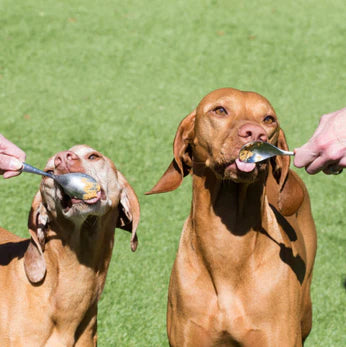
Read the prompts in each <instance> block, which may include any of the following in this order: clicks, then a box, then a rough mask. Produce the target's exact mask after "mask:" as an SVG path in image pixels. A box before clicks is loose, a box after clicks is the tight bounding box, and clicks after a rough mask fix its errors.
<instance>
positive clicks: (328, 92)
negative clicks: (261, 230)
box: [0, 0, 346, 346]
mask: <svg viewBox="0 0 346 347" xmlns="http://www.w3.org/2000/svg"><path fill="white" fill-rule="evenodd" d="M0 13H1V15H0V119H1V126H0V132H1V133H3V134H4V135H5V136H6V137H8V138H9V139H11V140H12V141H13V142H15V143H16V144H18V146H20V147H21V148H23V149H24V150H25V151H26V153H27V161H28V162H29V163H31V164H33V165H35V166H38V167H41V168H42V167H43V166H44V165H45V163H46V161H47V159H48V158H49V157H50V156H51V155H53V154H54V153H56V152H57V151H59V150H64V149H67V148H69V147H71V146H73V145H74V144H77V143H87V144H89V145H91V146H93V147H95V148H96V149H98V150H100V151H102V152H103V153H104V154H106V155H107V156H109V157H111V158H112V159H113V160H114V162H115V163H116V165H117V167H118V168H119V169H120V170H121V171H122V172H123V174H124V175H125V176H126V177H127V179H128V180H129V181H130V183H131V184H132V186H133V187H134V188H135V190H136V192H137V194H138V196H139V199H140V203H141V209H142V213H141V223H140V226H139V242H140V243H139V248H138V251H137V252H136V253H134V254H133V253H132V252H131V251H130V243H129V241H130V240H129V234H128V233H126V232H124V231H121V230H116V244H115V248H114V254H113V258H112V262H111V266H110V271H109V275H108V278H107V283H106V287H105V291H104V293H103V296H102V299H101V302H100V305H99V328H98V332H99V345H100V346H167V339H166V332H165V311H166V295H167V286H168V280H169V275H170V269H171V267H172V264H173V261H174V257H175V252H176V249H177V244H178V241H179V236H180V232H181V229H182V225H183V222H184V220H185V218H186V216H187V214H188V211H189V206H190V198H191V180H190V179H186V180H185V182H184V184H183V186H182V187H180V188H179V189H178V190H177V191H175V192H172V193H170V194H165V195H161V196H159V195H158V196H151V197H145V196H144V195H143V194H144V192H145V191H147V190H149V189H150V188H151V186H152V185H153V184H154V183H155V182H156V180H157V179H158V178H159V176H160V175H161V173H162V172H163V170H165V169H166V167H167V165H168V163H169V162H170V160H171V156H172V148H171V146H172V141H173V137H174V134H175V130H176V128H177V125H178V123H179V121H180V120H181V119H182V118H183V117H184V116H185V115H186V114H188V113H189V112H190V111H192V110H193V108H194V107H195V106H196V104H197V103H198V101H199V100H200V99H201V98H202V97H203V96H204V95H205V94H206V93H208V92H209V91H211V90H213V89H216V88H219V87H226V86H229V87H235V88H239V89H243V90H253V91H257V92H259V93H261V94H262V95H264V96H266V97H267V98H268V99H269V100H270V101H271V103H272V105H273V106H274V108H275V109H276V111H277V113H278V115H279V117H280V120H281V125H282V127H283V128H284V129H285V132H286V135H287V139H288V142H289V145H290V147H291V148H294V147H297V146H299V145H301V144H303V143H304V142H305V141H306V140H307V139H308V138H309V137H310V136H311V135H312V133H313V131H314V128H315V127H316V125H317V124H318V120H319V117H320V115H322V114H323V113H326V112H329V111H333V110H336V109H339V108H341V107H344V106H345V91H346V84H345V82H346V80H345V78H346V74H345V71H346V59H345V53H346V51H345V32H346V21H345V4H344V1H342V0H331V1H328V2H327V1H321V0H320V1H316V0H305V1H295V2H288V1H283V0H277V1H275V2H274V1H269V0H267V1H256V2H254V1H226V0H223V1H218V0H213V1H205V0H203V1H201V0H192V1H183V0H176V1H158V0H152V1H148V2H146V1H142V2H140V1H133V0H129V1H109V0H108V1H91V0H83V1H81V0H79V1H66V0H64V1H52V0H46V1H42V0H35V1H34V0H26V1H23V0H18V1H10V0H0ZM297 171H298V172H299V174H300V175H301V177H302V178H303V179H304V181H305V182H306V184H307V186H308V188H309V191H310V194H311V199H312V207H313V213H314V217H315V221H316V225H317V229H318V241H319V246H318V254H317V259H316V266H315V272H314V280H313V287H312V297H313V304H314V321H313V330H312V333H311V335H310V337H309V338H308V340H307V343H306V345H307V346H343V345H344V342H345V341H346V331H345V321H346V310H345V306H346V291H345V285H344V283H345V280H346V269H345V249H346V223H345V218H344V215H345V206H346V205H345V188H346V180H345V176H343V175H341V176H337V177H330V176H325V175H323V174H318V175H316V176H308V175H307V174H305V172H304V171H303V170H297ZM38 186H39V178H38V177H37V176H35V177H34V176H31V175H27V174H26V175H21V176H20V177H18V178H15V179H11V180H7V181H4V180H0V190H1V193H0V198H1V201H2V203H1V215H0V225H1V226H3V227H5V228H7V229H9V230H11V231H13V232H15V233H17V234H18V235H22V236H25V235H28V232H27V229H26V223H27V215H28V211H29V207H30V204H31V200H32V197H33V196H34V193H35V192H36V190H37V188H38Z"/></svg>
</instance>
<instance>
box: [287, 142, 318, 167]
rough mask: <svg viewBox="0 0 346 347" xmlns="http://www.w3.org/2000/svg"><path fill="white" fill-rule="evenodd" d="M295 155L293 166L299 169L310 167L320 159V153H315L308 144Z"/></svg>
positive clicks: (297, 149) (296, 150)
mask: <svg viewBox="0 0 346 347" xmlns="http://www.w3.org/2000/svg"><path fill="white" fill-rule="evenodd" d="M294 153H295V155H294V159H293V164H294V166H296V167H298V168H301V167H304V166H307V165H309V164H310V163H311V162H312V161H314V160H315V159H316V158H317V157H318V153H315V152H313V151H312V150H311V148H310V146H308V144H306V145H304V146H302V147H300V148H296V149H295V150H294Z"/></svg>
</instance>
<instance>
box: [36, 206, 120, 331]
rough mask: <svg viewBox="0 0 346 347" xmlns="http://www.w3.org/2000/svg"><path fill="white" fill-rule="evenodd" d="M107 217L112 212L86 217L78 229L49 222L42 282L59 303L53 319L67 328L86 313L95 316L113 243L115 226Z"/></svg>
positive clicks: (71, 225) (109, 216)
mask: <svg viewBox="0 0 346 347" xmlns="http://www.w3.org/2000/svg"><path fill="white" fill-rule="evenodd" d="M109 218H112V219H114V218H113V216H112V213H110V214H109V215H108V216H107V215H106V216H103V217H102V218H97V217H89V218H88V219H87V220H86V221H85V222H84V223H83V224H82V225H81V227H80V228H76V227H75V226H74V225H73V224H72V223H71V222H68V221H67V220H65V221H64V222H63V223H62V222H61V221H59V223H56V222H51V223H49V228H48V230H47V238H46V245H45V250H44V256H45V260H46V264H47V273H46V278H45V279H44V282H43V283H42V285H43V286H49V287H50V288H51V294H50V302H53V303H54V302H59V307H57V306H54V305H53V306H54V307H53V310H54V315H55V319H56V320H57V321H60V323H61V324H62V325H65V324H66V327H67V329H70V327H69V325H71V329H72V326H73V325H75V324H77V323H78V322H80V318H82V317H84V316H85V315H86V314H90V312H93V316H95V317H96V313H97V301H98V300H99V298H100V295H101V293H102V290H103V287H104V284H105V280H106V274H107V270H108V267H109V263H110V259H111V254H112V249H113V244H114V229H115V225H114V223H111V222H110V221H109V220H108V219H109ZM67 297H68V299H67ZM76 317H77V318H76ZM78 317H79V318H78ZM78 324H79V323H78Z"/></svg>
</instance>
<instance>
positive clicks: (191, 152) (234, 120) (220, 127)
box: [147, 88, 294, 194]
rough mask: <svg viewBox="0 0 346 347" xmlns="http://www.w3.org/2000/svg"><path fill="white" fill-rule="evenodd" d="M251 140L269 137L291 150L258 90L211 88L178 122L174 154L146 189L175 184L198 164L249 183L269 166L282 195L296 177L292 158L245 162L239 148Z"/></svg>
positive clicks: (164, 188)
mask: <svg viewBox="0 0 346 347" xmlns="http://www.w3.org/2000/svg"><path fill="white" fill-rule="evenodd" d="M252 141H265V142H269V143H271V144H273V145H275V146H278V147H279V148H281V149H284V150H288V146H287V143H286V139H285V135H284V132H283V131H282V129H281V128H280V125H279V122H278V118H277V115H276V113H275V110H274V108H273V107H272V106H271V104H270V103H269V101H268V100H267V99H266V98H264V97H263V96H261V95H259V94H257V93H254V92H244V91H240V90H237V89H233V88H223V89H218V90H215V91H213V92H211V93H210V94H208V95H207V96H205V97H204V98H203V99H202V100H201V102H200V103H199V105H198V106H197V108H196V109H195V110H194V111H193V112H191V113H190V114H189V115H188V116H187V117H185V118H184V119H183V120H182V122H181V123H180V125H179V127H178V130H177V133H176V136H175V139H174V144H173V153H174V159H173V161H172V162H171V164H170V166H169V167H168V169H167V170H166V172H165V173H164V174H163V176H162V177H161V178H160V180H159V181H158V183H157V184H156V185H155V186H154V187H153V188H152V189H151V190H150V191H149V192H148V193H147V194H155V193H164V192H168V191H171V190H174V189H176V188H177V187H179V185H180V184H181V182H182V180H183V178H184V176H186V175H187V174H189V173H194V172H193V171H194V170H195V171H197V169H198V167H202V170H203V168H208V169H210V170H211V171H212V172H213V173H214V174H215V176H216V177H217V178H218V179H220V180H232V181H233V182H236V183H246V184H250V183H253V182H255V181H257V180H259V179H263V180H264V179H265V177H266V176H267V174H268V166H270V167H271V169H270V174H271V175H273V177H274V179H275V181H276V183H277V185H278V190H279V191H280V194H283V192H284V187H285V185H286V181H287V178H288V177H290V179H291V180H294V178H292V177H291V176H292V175H291V176H289V165H290V159H289V157H283V156H281V157H279V156H277V157H275V158H273V159H272V160H267V161H264V162H260V163H257V164H250V163H249V164H248V163H243V162H241V161H240V160H239V159H238V156H239V151H240V149H241V147H242V146H243V145H244V144H246V143H249V142H252ZM195 173H196V172H195Z"/></svg>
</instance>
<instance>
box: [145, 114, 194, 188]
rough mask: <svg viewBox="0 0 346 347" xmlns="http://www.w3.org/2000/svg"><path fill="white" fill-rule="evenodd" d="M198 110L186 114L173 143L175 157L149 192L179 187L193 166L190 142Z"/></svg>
mask: <svg viewBox="0 0 346 347" xmlns="http://www.w3.org/2000/svg"><path fill="white" fill-rule="evenodd" d="M195 117H196V110H194V111H193V112H191V113H190V114H189V115H188V116H186V117H185V118H184V119H183V120H182V121H181V122H180V124H179V126H178V130H177V132H176V135H175V138H174V143H173V154H174V159H173V160H172V162H171V164H170V165H169V167H168V169H167V170H166V172H165V173H164V174H163V175H162V177H161V178H160V179H159V181H158V182H157V183H156V185H155V186H154V187H153V188H152V189H151V190H150V191H149V192H147V193H145V194H146V195H149V194H158V193H166V192H170V191H172V190H175V189H177V188H178V187H179V186H180V184H181V183H182V181H183V178H184V177H185V176H186V175H188V174H189V173H190V171H191V168H192V158H191V148H190V143H191V141H192V138H193V130H194V124H195Z"/></svg>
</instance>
